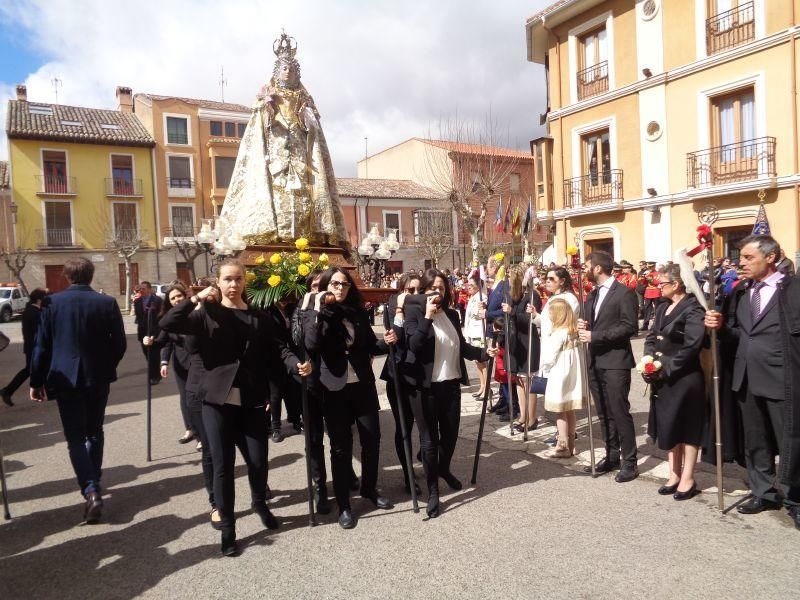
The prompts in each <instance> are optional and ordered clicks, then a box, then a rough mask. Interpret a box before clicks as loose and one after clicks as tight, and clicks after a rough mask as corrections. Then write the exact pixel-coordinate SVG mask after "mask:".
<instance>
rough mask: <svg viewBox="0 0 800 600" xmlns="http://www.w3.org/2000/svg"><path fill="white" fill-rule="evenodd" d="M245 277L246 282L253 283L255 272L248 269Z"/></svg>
mask: <svg viewBox="0 0 800 600" xmlns="http://www.w3.org/2000/svg"><path fill="white" fill-rule="evenodd" d="M245 278H246V279H247V283H253V282H254V281H255V280H256V274H255V273H253V272H252V271H248V272H247V275H246V276H245Z"/></svg>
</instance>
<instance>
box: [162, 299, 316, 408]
mask: <svg viewBox="0 0 800 600" xmlns="http://www.w3.org/2000/svg"><path fill="white" fill-rule="evenodd" d="M195 309H196V306H195V304H194V303H193V302H192V300H191V298H187V299H186V300H184V301H182V302H180V303H178V304H176V305H175V306H173V307H172V308H171V309H170V310H169V311H168V312H167V314H165V315H164V316H163V317H162V318H161V321H160V323H159V325H160V327H161V328H162V329H163V330H165V331H167V332H168V333H180V334H184V335H192V336H194V337H195V340H196V342H197V355H198V356H199V359H200V361H201V364H202V368H194V365H192V368H191V369H190V371H189V381H187V386H186V387H187V389H189V388H190V387H191V389H192V390H196V392H195V394H196V397H197V399H198V400H200V401H202V402H204V403H206V404H218V405H220V404H224V403H225V400H226V399H227V397H228V393H229V392H230V390H231V387H232V385H233V382H234V378H236V379H237V380H238V382H239V390H240V393H241V399H242V406H248V407H255V406H263V405H264V404H265V403H266V401H267V397H268V394H269V379H270V378H271V377H275V376H276V369H277V367H276V363H277V358H276V357H280V361H281V362H282V363H283V365H284V368H286V369H289V370H291V371H296V370H297V365H298V364H299V362H300V361H299V360H298V359H297V357H296V356H295V355H294V354H293V353H292V352H291V350H290V349H289V346H288V340H286V339H285V338H284V337H281V335H280V333H279V332H277V331H276V330H275V328H274V327H273V325H272V322H271V320H270V318H269V317H267V315H265V314H264V313H263V312H261V311H257V310H253V309H248V310H247V316H248V317H249V325H245V324H244V323H243V322H242V320H241V319H240V317H239V316H237V315H236V314H235V313H234V309H230V308H226V307H224V306H222V305H220V304H217V303H205V304H203V305H202V306H201V307H200V308H199V309H196V310H195ZM281 375H282V374H281Z"/></svg>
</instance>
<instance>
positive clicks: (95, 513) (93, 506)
mask: <svg viewBox="0 0 800 600" xmlns="http://www.w3.org/2000/svg"><path fill="white" fill-rule="evenodd" d="M102 514H103V498H102V497H101V496H100V492H98V491H95V490H92V491H91V492H89V493H88V494H86V507H85V508H84V512H83V520H84V521H85V522H86V523H97V522H98V521H99V520H100V517H101V516H102Z"/></svg>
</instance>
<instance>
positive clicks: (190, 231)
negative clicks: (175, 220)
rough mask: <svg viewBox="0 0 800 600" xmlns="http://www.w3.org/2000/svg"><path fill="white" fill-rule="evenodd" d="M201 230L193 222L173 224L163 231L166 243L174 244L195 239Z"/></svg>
mask: <svg viewBox="0 0 800 600" xmlns="http://www.w3.org/2000/svg"><path fill="white" fill-rule="evenodd" d="M199 232H200V228H199V227H195V226H194V225H192V224H191V223H186V224H173V226H172V227H166V228H164V229H163V230H162V231H161V233H162V237H163V238H164V244H166V245H172V244H174V243H175V242H176V241H180V242H187V241H189V240H194V237H195V236H196V235H197V234H198V233H199Z"/></svg>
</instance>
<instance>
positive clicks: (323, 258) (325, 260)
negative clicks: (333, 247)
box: [319, 252, 328, 264]
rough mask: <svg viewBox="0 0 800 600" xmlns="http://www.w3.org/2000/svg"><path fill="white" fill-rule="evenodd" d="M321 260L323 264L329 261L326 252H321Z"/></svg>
mask: <svg viewBox="0 0 800 600" xmlns="http://www.w3.org/2000/svg"><path fill="white" fill-rule="evenodd" d="M319 262H321V263H322V264H325V263H327V262H328V255H327V254H325V253H324V252H323V253H322V254H320V255H319Z"/></svg>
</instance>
